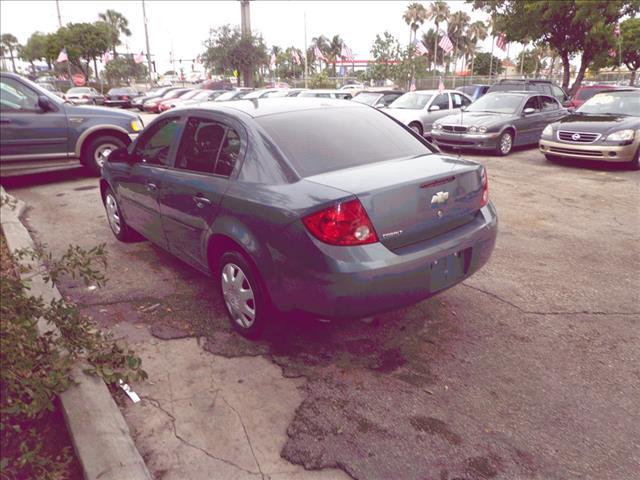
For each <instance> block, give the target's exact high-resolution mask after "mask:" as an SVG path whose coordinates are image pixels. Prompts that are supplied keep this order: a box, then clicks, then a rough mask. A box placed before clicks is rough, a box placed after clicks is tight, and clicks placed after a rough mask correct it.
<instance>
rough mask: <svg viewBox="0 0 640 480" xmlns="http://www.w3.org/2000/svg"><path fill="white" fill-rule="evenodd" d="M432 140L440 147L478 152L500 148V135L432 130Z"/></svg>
mask: <svg viewBox="0 0 640 480" xmlns="http://www.w3.org/2000/svg"><path fill="white" fill-rule="evenodd" d="M430 136H431V138H433V141H434V142H435V144H436V145H437V146H439V147H445V148H473V149H477V150H494V149H496V148H497V147H498V143H499V141H500V140H499V139H500V134H499V133H484V134H474V135H470V134H466V133H449V132H443V131H442V130H437V131H435V130H431V133H430Z"/></svg>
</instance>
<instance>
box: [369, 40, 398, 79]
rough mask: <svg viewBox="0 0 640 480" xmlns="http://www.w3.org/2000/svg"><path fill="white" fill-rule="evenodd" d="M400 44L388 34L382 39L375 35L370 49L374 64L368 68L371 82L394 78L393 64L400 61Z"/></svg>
mask: <svg viewBox="0 0 640 480" xmlns="http://www.w3.org/2000/svg"><path fill="white" fill-rule="evenodd" d="M400 53H401V52H400V42H398V40H397V39H396V38H395V37H394V36H393V35H391V34H390V33H389V32H386V31H385V32H384V33H383V34H382V37H381V36H380V35H376V39H375V40H374V42H373V46H372V47H371V55H372V56H373V60H374V63H373V65H370V66H369V77H370V78H372V79H373V80H386V79H388V78H395V76H396V75H395V70H396V68H395V63H396V62H399V61H400Z"/></svg>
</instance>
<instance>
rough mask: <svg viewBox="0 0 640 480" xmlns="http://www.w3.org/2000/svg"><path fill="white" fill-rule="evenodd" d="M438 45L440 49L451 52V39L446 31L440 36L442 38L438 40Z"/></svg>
mask: <svg viewBox="0 0 640 480" xmlns="http://www.w3.org/2000/svg"><path fill="white" fill-rule="evenodd" d="M438 45H439V46H440V48H441V49H442V50H444V51H445V53H451V51H452V50H453V43H451V39H450V38H449V35H447V34H446V33H445V34H444V35H443V36H442V40H440V43H439V44H438Z"/></svg>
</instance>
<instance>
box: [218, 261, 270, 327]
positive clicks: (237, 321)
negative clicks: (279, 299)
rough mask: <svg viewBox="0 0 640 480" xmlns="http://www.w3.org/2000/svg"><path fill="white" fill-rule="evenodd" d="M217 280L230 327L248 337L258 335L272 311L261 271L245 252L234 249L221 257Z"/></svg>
mask: <svg viewBox="0 0 640 480" xmlns="http://www.w3.org/2000/svg"><path fill="white" fill-rule="evenodd" d="M218 279H219V282H220V296H221V298H222V304H223V306H224V309H225V311H226V312H227V316H228V317H229V321H230V322H231V326H232V327H233V328H234V330H235V331H236V332H238V333H239V334H240V335H242V336H244V337H246V338H249V339H252V340H255V339H257V338H259V337H260V335H261V334H262V333H263V332H264V329H265V326H266V324H267V322H268V317H269V315H270V313H271V312H272V308H271V306H270V302H269V300H268V297H267V295H266V293H265V290H264V288H263V283H262V281H261V279H260V277H259V274H258V273H257V272H256V271H255V269H254V268H253V266H252V265H251V263H250V262H249V261H248V260H247V259H246V257H245V256H244V255H243V254H242V253H240V252H238V251H236V250H231V251H228V252H226V253H224V254H223V255H222V256H221V257H220V262H219V264H218Z"/></svg>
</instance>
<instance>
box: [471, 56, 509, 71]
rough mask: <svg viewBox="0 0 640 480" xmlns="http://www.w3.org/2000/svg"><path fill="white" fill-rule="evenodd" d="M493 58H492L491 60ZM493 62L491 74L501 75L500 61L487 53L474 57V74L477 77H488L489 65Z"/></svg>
mask: <svg viewBox="0 0 640 480" xmlns="http://www.w3.org/2000/svg"><path fill="white" fill-rule="evenodd" d="M492 57H493V58H492ZM492 61H493V73H496V74H501V73H502V72H503V70H504V69H503V67H502V65H501V62H500V59H499V58H498V57H496V56H492V55H491V54H490V53H489V52H480V53H477V54H476V57H475V72H476V74H477V75H489V70H490V69H491V64H492Z"/></svg>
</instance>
